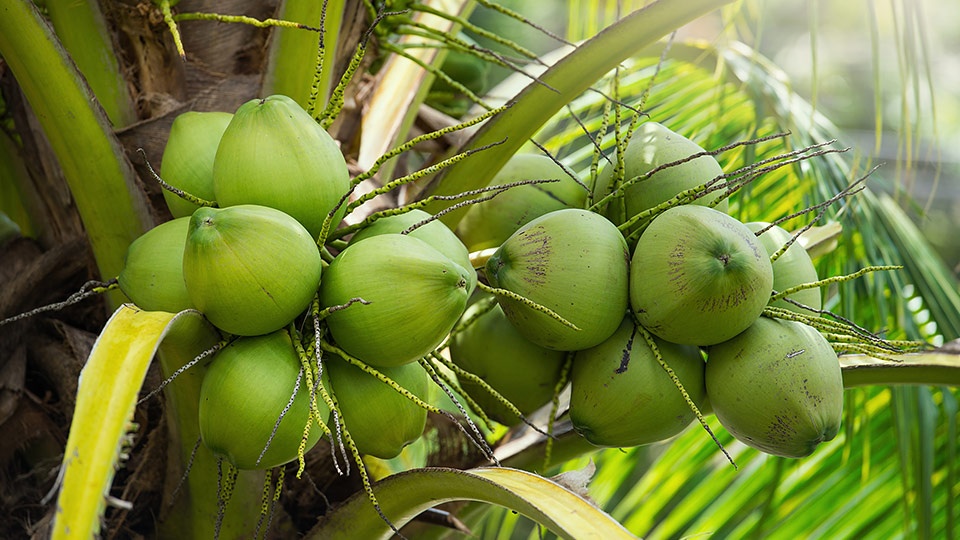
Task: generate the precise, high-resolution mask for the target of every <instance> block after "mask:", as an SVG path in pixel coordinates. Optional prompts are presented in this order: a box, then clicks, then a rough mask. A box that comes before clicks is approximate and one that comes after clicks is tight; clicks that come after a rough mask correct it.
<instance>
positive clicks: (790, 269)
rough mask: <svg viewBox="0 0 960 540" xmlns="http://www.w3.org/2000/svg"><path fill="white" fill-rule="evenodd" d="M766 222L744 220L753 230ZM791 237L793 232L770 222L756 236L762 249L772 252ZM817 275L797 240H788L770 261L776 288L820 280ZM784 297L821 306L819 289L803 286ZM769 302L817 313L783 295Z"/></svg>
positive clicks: (807, 312)
mask: <svg viewBox="0 0 960 540" xmlns="http://www.w3.org/2000/svg"><path fill="white" fill-rule="evenodd" d="M769 225H770V224H769V223H763V222H751V223H747V224H746V226H747V228H749V229H750V230H751V231H753V232H757V231H759V230H761V229H764V228H766V227H767V226H769ZM792 237H793V235H792V234H790V233H789V232H787V231H786V230H784V229H782V228H781V227H777V226H773V227H772V228H770V229H767V231H766V232H764V233H763V234H761V235H760V236H758V237H757V238H759V239H760V243H761V244H763V247H764V249H766V250H767V254H768V255H771V256H772V255H773V254H774V253H776V252H778V251H780V248H782V247H783V246H785V245H786V244H787V242H789V241H790V239H791V238H792ZM819 279H820V278H819V277H817V268H816V267H815V266H814V265H813V261H811V260H810V255H808V254H807V250H805V249H803V246H801V245H800V244H798V243H796V242H794V243H793V244H791V245H790V247H788V248H787V250H786V251H784V252H783V254H782V255H780V257H778V258H777V260H776V261H774V262H773V290H775V291H777V292H780V291H785V290H787V289H789V288H792V287H796V286H797V285H803V284H805V283H815V282H817V281H819ZM787 298H790V299H791V300H794V301H796V302H799V303H800V304H803V305H805V306H807V307H810V308H813V309H814V310H818V311H819V310H820V308H822V307H823V303H822V299H821V298H820V289H804V290H802V291H798V292H795V293H793V294H791V295H790V296H788V297H787ZM770 305H771V306H776V307H781V308H784V309H789V310H790V311H795V312H797V313H803V314H806V315H819V313H818V312H817V311H811V310H809V309H804V308H802V307H800V306H798V305H796V304H792V303H790V302H787V301H786V300H782V299H781V300H777V301H776V302H773V303H771V304H770Z"/></svg>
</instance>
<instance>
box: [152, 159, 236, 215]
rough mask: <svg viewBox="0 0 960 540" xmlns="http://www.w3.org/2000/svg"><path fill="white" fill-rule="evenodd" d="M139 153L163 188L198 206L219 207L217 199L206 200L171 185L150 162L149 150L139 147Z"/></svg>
mask: <svg viewBox="0 0 960 540" xmlns="http://www.w3.org/2000/svg"><path fill="white" fill-rule="evenodd" d="M137 153H139V154H140V157H142V158H143V163H144V164H145V165H146V166H147V170H148V171H150V176H152V177H153V179H154V180H155V181H156V182H157V183H158V184H160V187H161V188H163V189H165V190H167V191H169V192H170V193H173V194H174V195H176V196H177V197H180V198H181V199H183V200H185V201H187V202H189V203H193V204H195V205H197V206H209V207H212V208H216V207H217V201H208V200H206V199H201V198H200V197H197V196H196V195H191V194H189V193H187V192H186V191H184V190H182V189H180V188H178V187H174V186H171V185H170V184H168V183H167V182H166V181H164V179H163V178H160V175H159V174H157V171H155V170H154V169H153V165H151V164H150V160H149V159H147V152H146V151H145V150H144V149H143V148H137Z"/></svg>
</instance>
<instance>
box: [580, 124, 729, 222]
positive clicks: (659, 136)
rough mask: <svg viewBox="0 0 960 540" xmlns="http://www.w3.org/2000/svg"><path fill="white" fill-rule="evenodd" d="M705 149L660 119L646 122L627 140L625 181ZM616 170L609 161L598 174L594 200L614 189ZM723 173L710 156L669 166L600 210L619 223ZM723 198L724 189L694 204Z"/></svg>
mask: <svg viewBox="0 0 960 540" xmlns="http://www.w3.org/2000/svg"><path fill="white" fill-rule="evenodd" d="M703 151H704V150H703V148H701V147H700V145H698V144H697V143H695V142H693V141H691V140H690V139H687V138H686V137H684V136H683V135H680V134H678V133H674V132H673V131H671V130H670V129H668V128H667V127H665V126H663V125H662V124H660V123H658V122H653V121H649V122H645V123H643V124H641V125H640V126H639V127H637V129H636V131H634V132H633V135H632V136H631V137H630V140H629V141H628V142H627V147H626V150H625V151H624V154H623V166H624V171H623V181H624V182H627V181H630V180H631V179H633V178H636V177H638V176H642V175H645V174H647V173H649V172H650V171H652V170H654V169H656V168H657V167H660V166H662V165H666V164H667V163H672V162H674V161H678V160H682V159H685V158H689V157H690V156H692V155H695V154H699V153H701V152H703ZM613 170H614V166H613V165H610V164H608V165H606V166H605V167H604V168H603V169H602V170H601V171H600V174H598V175H597V181H596V184H595V186H594V200H596V201H599V200H601V199H602V198H603V197H605V196H606V195H607V194H608V193H609V192H611V191H612V190H613V189H614V187H615V186H613V185H612V184H613ZM721 175H723V168H721V167H720V164H719V163H718V162H717V160H716V158H714V157H713V156H709V155H704V156H700V157H698V158H695V159H692V160H690V161H686V162H684V163H681V164H679V165H674V166H671V167H666V168H664V169H662V170H660V171H657V172H656V173H654V174H653V175H651V176H650V177H649V178H647V179H644V180H639V181H638V182H636V183H634V184H632V185H631V186H629V187H627V188H626V189H625V190H624V192H623V196H622V197H620V198H617V199H614V200H613V201H611V202H610V203H609V204H607V205H604V208H601V209H600V211H601V213H602V214H603V215H605V216H607V217H608V218H609V219H610V221H612V222H614V223H615V224H617V225H620V224H622V223H624V222H625V221H627V220H628V219H630V218H631V217H633V216H635V215H637V214H639V213H640V212H643V211H644V210H649V209H651V208H654V207H656V206H657V205H659V204H660V203H663V202H666V201H668V200H670V199H672V198H673V197H675V196H677V194H679V193H680V192H683V191H686V190H688V189H693V188H695V187H698V186H700V185H703V184H706V183H707V182H710V181H712V180H714V179H715V178H717V177H719V176H721ZM720 181H722V180H720ZM720 197H721V191H715V192H712V193H710V194H709V195H706V196H704V197H700V198H698V199H696V200H694V201H693V202H692V204H698V205H708V204H710V203H711V202H713V201H715V200H717V199H720ZM727 207H728V204H727V201H726V199H721V200H720V201H719V202H718V203H717V205H716V206H715V208H716V209H717V210H719V211H722V212H726V211H727ZM633 230H634V229H633V228H631V229H630V230H629V231H625V234H627V235H629V233H630V232H632V231H633Z"/></svg>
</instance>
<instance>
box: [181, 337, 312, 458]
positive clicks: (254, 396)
mask: <svg viewBox="0 0 960 540" xmlns="http://www.w3.org/2000/svg"><path fill="white" fill-rule="evenodd" d="M299 372H300V360H299V358H298V356H297V352H296V350H295V349H294V348H293V343H292V342H291V340H290V335H289V334H288V333H287V331H286V330H279V331H277V332H273V333H271V334H267V335H265V336H256V337H244V338H239V339H237V340H236V341H234V342H232V343H230V344H229V345H227V346H226V347H225V348H224V349H223V350H221V351H220V352H218V353H217V354H216V356H215V357H214V359H213V362H211V364H210V366H209V367H208V368H207V373H206V375H204V378H203V383H202V385H201V387H200V407H199V411H200V414H199V421H200V436H201V438H202V440H203V443H204V444H205V445H206V446H207V448H209V449H210V450H211V451H213V452H214V453H215V454H218V455H221V456H223V457H224V458H226V459H227V460H228V461H229V462H230V463H232V464H233V465H234V466H235V467H237V468H238V469H269V468H272V467H276V466H279V465H283V464H284V463H287V462H289V461H292V460H294V459H296V458H297V451H298V448H299V446H300V441H301V439H302V437H303V430H304V427H306V425H307V422H308V421H311V420H310V390H309V388H308V387H307V386H306V379H305V378H303V379H301V381H300V387H299V389H298V390H297V394H296V397H295V398H294V400H293V404H292V405H291V406H290V409H289V410H288V411H287V412H286V414H285V415H284V416H283V420H282V421H281V422H280V425H279V427H278V428H277V433H276V435H274V438H273V440H272V441H271V442H270V446H269V448H267V451H266V453H264V455H263V458H262V459H261V460H260V462H259V463H258V462H257V459H258V458H259V457H260V453H261V452H263V449H264V447H266V446H267V441H268V440H269V439H270V434H271V433H272V432H273V429H274V426H276V423H277V419H278V418H280V413H281V412H282V411H283V409H284V408H285V407H286V406H287V404H288V403H289V402H290V396H292V395H293V391H294V388H295V385H296V381H297V375H298V373H299ZM317 404H318V407H319V410H320V417H321V419H323V420H324V422H326V420H327V418H328V415H329V409H327V407H326V405H325V404H324V403H323V400H319V399H318V400H317ZM313 422H314V424H313V425H312V426H311V428H310V434H309V437H308V438H307V444H306V447H305V450H304V451H305V452H306V451H308V450H310V449H311V448H313V446H314V445H315V444H316V443H317V441H318V440H319V439H320V436H321V434H322V432H321V428H320V426H319V424H317V423H316V421H313Z"/></svg>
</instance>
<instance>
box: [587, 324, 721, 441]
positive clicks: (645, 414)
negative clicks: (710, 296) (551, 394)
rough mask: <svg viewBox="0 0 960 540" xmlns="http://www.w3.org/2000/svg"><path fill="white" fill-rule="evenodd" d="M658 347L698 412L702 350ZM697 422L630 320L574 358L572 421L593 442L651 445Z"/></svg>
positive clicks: (666, 344)
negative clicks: (694, 421) (602, 340)
mask: <svg viewBox="0 0 960 540" xmlns="http://www.w3.org/2000/svg"><path fill="white" fill-rule="evenodd" d="M654 343H656V345H657V349H658V350H659V351H660V354H661V356H662V357H663V361H664V362H665V363H666V364H667V365H668V366H670V368H671V369H672V370H673V372H674V373H675V374H676V376H677V378H679V379H680V383H681V384H682V385H683V388H684V390H685V391H686V392H687V394H688V395H689V396H690V399H691V400H692V401H693V402H694V403H695V404H696V405H697V408H698V409H699V408H700V407H701V406H702V405H703V403H704V401H705V398H706V390H705V388H704V382H703V377H704V375H703V372H704V365H703V364H704V363H703V358H702V357H701V356H700V351H699V350H698V349H697V348H696V347H690V346H686V345H676V344H673V343H669V342H666V341H662V340H659V339H657V338H654ZM695 418H696V415H694V413H693V410H692V409H691V408H690V405H689V404H688V403H687V401H686V400H685V399H684V398H683V394H681V393H680V389H679V388H677V386H676V384H675V383H674V382H673V380H672V379H671V378H670V377H669V376H668V375H667V372H666V371H665V370H664V369H663V367H662V366H661V365H660V364H659V362H657V359H656V357H655V356H654V354H653V351H652V350H651V349H650V347H649V346H648V345H647V343H646V341H644V339H643V336H642V335H640V333H639V332H638V330H637V328H636V327H635V326H634V323H633V320H632V318H631V317H626V318H624V320H623V322H622V323H621V324H620V327H619V328H618V329H617V331H616V332H615V333H614V334H613V335H612V336H610V338H609V339H607V340H606V341H604V342H603V343H601V344H600V345H597V346H596V347H592V348H590V349H586V350H583V351H578V352H577V354H576V356H574V359H573V370H572V372H571V374H570V421H571V422H572V423H573V428H574V429H575V430H576V431H577V433H579V434H580V435H582V436H583V437H584V438H585V439H587V441H589V442H590V443H592V444H595V445H597V446H608V447H628V446H639V445H643V444H651V443H655V442H658V441H662V440H665V439H668V438H670V437H673V436H674V435H676V434H678V433H680V432H681V431H683V429H684V428H685V427H687V426H688V425H689V424H690V423H691V422H692V421H693V420H694V419H695Z"/></svg>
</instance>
